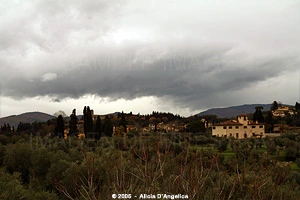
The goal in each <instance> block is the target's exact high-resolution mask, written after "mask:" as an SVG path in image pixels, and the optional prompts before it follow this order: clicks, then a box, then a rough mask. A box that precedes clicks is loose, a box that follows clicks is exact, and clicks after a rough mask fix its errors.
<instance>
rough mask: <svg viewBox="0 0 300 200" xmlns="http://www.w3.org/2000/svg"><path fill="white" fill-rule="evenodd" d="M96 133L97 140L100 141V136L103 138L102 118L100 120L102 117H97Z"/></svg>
mask: <svg viewBox="0 0 300 200" xmlns="http://www.w3.org/2000/svg"><path fill="white" fill-rule="evenodd" d="M95 132H96V133H97V134H96V139H97V140H99V139H100V136H101V118H100V116H98V117H97V121H96V130H95Z"/></svg>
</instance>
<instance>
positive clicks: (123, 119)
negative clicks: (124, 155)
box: [120, 111, 127, 133]
mask: <svg viewBox="0 0 300 200" xmlns="http://www.w3.org/2000/svg"><path fill="white" fill-rule="evenodd" d="M120 126H122V127H123V128H124V132H125V133H126V132H127V121H126V119H125V114H124V112H123V111H122V113H121V121H120Z"/></svg>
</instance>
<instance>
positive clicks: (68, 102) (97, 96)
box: [0, 0, 300, 117]
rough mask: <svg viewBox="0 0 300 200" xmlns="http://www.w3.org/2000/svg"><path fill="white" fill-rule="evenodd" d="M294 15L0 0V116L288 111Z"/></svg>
mask: <svg viewBox="0 0 300 200" xmlns="http://www.w3.org/2000/svg"><path fill="white" fill-rule="evenodd" d="M299 10H300V1H299V0H285V1H282V0H277V1H275V0H273V1H261V0H252V1H249V0H245V1H244V0H226V1H224V0H219V1H216V0H206V1H205V0H202V1H199V0H195V1H193V0H189V1H186V0H164V1H162V0H157V1H156V0H152V1H149V0H129V1H126V0H111V1H107V0H101V1H99V0H85V1H75V0H64V1H52V0H28V1H25V0H24V1H23V0H22V1H21V0H19V1H18V0H10V1H7V0H0V78H1V80H0V84H1V102H0V105H1V112H0V116H1V117H4V116H7V115H11V114H20V113H22V112H27V111H41V112H47V113H49V114H53V113H55V112H56V111H58V110H63V111H65V112H66V113H67V114H68V115H69V114H70V113H71V111H72V109H73V108H76V109H77V113H78V114H82V110H83V107H84V106H85V105H89V106H90V107H91V108H92V109H94V110H95V113H97V114H107V113H111V112H115V111H122V110H123V111H124V112H130V111H132V112H133V113H138V112H140V113H143V114H144V113H150V112H152V111H153V110H156V111H166V112H173V113H178V114H180V115H184V116H189V115H191V114H196V113H198V112H199V111H202V110H205V109H208V108H212V107H225V106H232V105H239V104H249V103H271V102H273V101H274V100H278V101H281V102H283V103H288V104H293V105H294V104H295V102H296V101H300V94H299V93H300V92H299V86H300V72H299V71H300V25H299V24H300V12H299Z"/></svg>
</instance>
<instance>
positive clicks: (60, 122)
mask: <svg viewBox="0 0 300 200" xmlns="http://www.w3.org/2000/svg"><path fill="white" fill-rule="evenodd" d="M55 133H56V134H57V136H58V137H60V138H63V137H64V119H63V117H62V115H59V116H58V117H57V120H56V127H55Z"/></svg>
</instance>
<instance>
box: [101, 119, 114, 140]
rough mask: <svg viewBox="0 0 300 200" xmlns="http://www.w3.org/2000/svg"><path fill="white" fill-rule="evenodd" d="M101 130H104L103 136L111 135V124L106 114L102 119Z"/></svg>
mask: <svg viewBox="0 0 300 200" xmlns="http://www.w3.org/2000/svg"><path fill="white" fill-rule="evenodd" d="M103 132H104V134H105V136H109V137H111V136H112V133H113V126H112V123H111V120H110V119H109V117H108V116H105V119H104V123H103Z"/></svg>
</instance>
